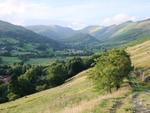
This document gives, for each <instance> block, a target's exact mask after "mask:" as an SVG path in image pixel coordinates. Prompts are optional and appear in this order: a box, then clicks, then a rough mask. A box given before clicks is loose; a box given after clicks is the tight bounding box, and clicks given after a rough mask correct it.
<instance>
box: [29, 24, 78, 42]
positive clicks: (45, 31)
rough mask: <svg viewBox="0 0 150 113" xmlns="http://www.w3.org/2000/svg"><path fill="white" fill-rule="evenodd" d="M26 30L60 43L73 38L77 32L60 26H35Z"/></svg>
mask: <svg viewBox="0 0 150 113" xmlns="http://www.w3.org/2000/svg"><path fill="white" fill-rule="evenodd" d="M26 28H27V29H29V30H32V31H34V32H36V33H38V34H41V35H43V36H46V37H50V38H52V39H54V40H58V41H61V40H63V39H65V38H68V37H71V36H72V35H74V34H75V33H76V31H75V30H73V29H71V28H69V27H62V26H58V25H53V26H46V25H35V26H27V27H26Z"/></svg>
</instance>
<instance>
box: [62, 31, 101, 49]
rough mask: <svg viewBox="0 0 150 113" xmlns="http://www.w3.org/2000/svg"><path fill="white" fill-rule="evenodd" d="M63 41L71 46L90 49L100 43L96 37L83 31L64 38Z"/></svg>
mask: <svg viewBox="0 0 150 113" xmlns="http://www.w3.org/2000/svg"><path fill="white" fill-rule="evenodd" d="M63 42H64V43H65V44H66V45H69V46H71V47H73V48H78V49H81V48H82V49H84V48H85V49H88V50H90V48H96V47H97V46H98V45H99V43H100V42H99V40H98V39H96V38H95V37H93V36H91V35H89V34H85V33H77V34H75V35H73V36H72V37H69V38H67V39H64V41H63Z"/></svg>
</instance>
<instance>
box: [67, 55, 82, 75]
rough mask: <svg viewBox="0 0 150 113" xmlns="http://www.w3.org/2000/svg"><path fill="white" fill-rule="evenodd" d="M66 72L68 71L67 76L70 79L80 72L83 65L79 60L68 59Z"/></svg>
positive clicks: (77, 58)
mask: <svg viewBox="0 0 150 113" xmlns="http://www.w3.org/2000/svg"><path fill="white" fill-rule="evenodd" d="M66 66H67V71H68V76H69V77H72V76H74V75H75V74H77V73H79V72H81V71H82V70H83V69H84V64H83V61H82V59H81V58H79V57H76V58H73V59H70V60H69V61H68V62H67V63H66Z"/></svg>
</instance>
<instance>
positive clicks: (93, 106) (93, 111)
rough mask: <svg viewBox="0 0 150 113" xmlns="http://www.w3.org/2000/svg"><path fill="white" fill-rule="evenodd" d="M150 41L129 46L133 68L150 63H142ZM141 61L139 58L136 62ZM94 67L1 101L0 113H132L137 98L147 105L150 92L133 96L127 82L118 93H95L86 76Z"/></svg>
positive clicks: (147, 59) (146, 57)
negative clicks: (46, 87) (58, 83)
mask: <svg viewBox="0 0 150 113" xmlns="http://www.w3.org/2000/svg"><path fill="white" fill-rule="evenodd" d="M149 44H150V42H149V41H147V42H145V43H143V44H140V45H137V46H134V47H131V48H129V49H128V51H129V53H130V54H131V58H132V61H133V64H135V66H136V67H139V66H143V67H149V66H150V65H149V63H147V62H144V61H149V60H150V57H149V56H148V55H145V54H147V52H148V51H149V47H150V46H149ZM140 53H141V54H140ZM140 55H142V56H140ZM135 57H136V58H135ZM143 59H145V60H143ZM140 60H142V61H141V62H140V63H139V62H138V61H140ZM147 64H148V65H147ZM93 70H94V68H92V69H89V70H86V71H83V72H81V73H79V74H78V75H76V76H75V77H73V78H71V79H70V80H68V81H66V83H65V84H63V85H61V86H58V87H56V88H52V89H49V90H46V91H42V92H39V93H36V94H33V95H29V96H26V97H23V98H20V99H18V100H16V101H12V102H8V103H4V104H0V113H109V112H112V113H132V112H133V111H134V107H133V106H138V105H137V104H135V103H134V101H139V100H137V97H138V98H140V100H141V101H142V103H144V106H145V107H147V108H150V106H149V104H148V103H149V101H150V96H149V93H148V92H147V93H146V92H139V93H138V96H137V97H135V96H134V95H136V94H137V93H136V92H135V93H132V92H131V88H130V87H129V85H128V84H127V83H126V81H125V82H124V84H123V85H122V88H121V89H120V90H119V91H117V92H113V93H112V94H103V93H101V94H98V93H96V92H95V91H94V88H93V87H94V85H93V84H92V81H91V80H90V79H88V76H89V75H92V74H93ZM132 100H133V101H132ZM136 109H138V107H137V108H136ZM139 109H140V108H139Z"/></svg>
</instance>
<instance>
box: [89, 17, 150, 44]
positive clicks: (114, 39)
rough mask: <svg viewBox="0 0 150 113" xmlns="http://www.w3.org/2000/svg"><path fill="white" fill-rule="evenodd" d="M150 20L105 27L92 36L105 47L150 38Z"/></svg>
mask: <svg viewBox="0 0 150 113" xmlns="http://www.w3.org/2000/svg"><path fill="white" fill-rule="evenodd" d="M149 26H150V19H147V20H143V21H138V22H132V21H128V22H125V23H122V24H119V25H112V26H108V27H104V28H102V29H100V30H97V31H95V32H92V34H91V35H93V36H95V37H96V38H97V39H99V40H100V41H102V42H103V46H105V47H107V46H109V47H112V46H113V47H115V46H120V45H122V44H126V43H129V42H131V41H135V40H138V39H142V38H143V37H149V36H150V27H149ZM149 39H150V38H149Z"/></svg>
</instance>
